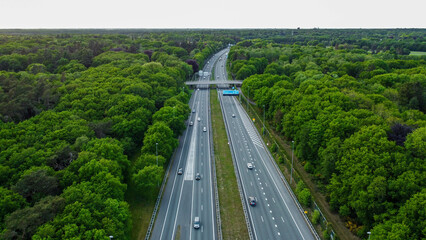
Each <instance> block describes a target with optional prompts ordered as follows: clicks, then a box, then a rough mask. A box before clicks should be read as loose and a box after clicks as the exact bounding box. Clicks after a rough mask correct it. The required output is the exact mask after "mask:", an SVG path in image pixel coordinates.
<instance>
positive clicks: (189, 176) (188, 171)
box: [183, 115, 198, 181]
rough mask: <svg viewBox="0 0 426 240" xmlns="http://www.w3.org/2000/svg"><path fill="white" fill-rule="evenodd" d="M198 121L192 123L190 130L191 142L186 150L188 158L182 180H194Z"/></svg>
mask: <svg viewBox="0 0 426 240" xmlns="http://www.w3.org/2000/svg"><path fill="white" fill-rule="evenodd" d="M197 116H198V115H197ZM197 125H198V122H195V123H194V130H193V131H192V136H191V143H190V145H189V152H188V158H187V160H186V167H185V175H184V178H183V179H184V180H189V181H191V180H194V165H195V151H196V150H197V148H196V144H197V142H196V141H197V131H198V128H197Z"/></svg>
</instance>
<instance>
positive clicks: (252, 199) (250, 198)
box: [249, 197, 256, 207]
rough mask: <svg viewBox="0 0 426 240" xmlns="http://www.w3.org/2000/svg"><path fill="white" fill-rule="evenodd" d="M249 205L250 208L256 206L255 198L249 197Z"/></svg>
mask: <svg viewBox="0 0 426 240" xmlns="http://www.w3.org/2000/svg"><path fill="white" fill-rule="evenodd" d="M249 203H250V206H253V207H254V206H256V198H255V197H249Z"/></svg>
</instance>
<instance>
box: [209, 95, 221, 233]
mask: <svg viewBox="0 0 426 240" xmlns="http://www.w3.org/2000/svg"><path fill="white" fill-rule="evenodd" d="M209 94H210V93H209ZM209 101H210V98H209ZM209 116H211V107H210V104H209ZM209 122H210V127H209V131H210V132H211V129H212V127H211V121H209ZM209 136H210V150H211V151H210V157H211V159H212V169H211V170H212V175H213V187H214V195H215V205H216V222H217V236H218V239H219V240H222V239H223V236H222V222H221V220H220V203H219V193H218V190H217V178H216V162H215V157H214V146H213V135H212V134H210V135H209Z"/></svg>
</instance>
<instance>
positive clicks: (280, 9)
mask: <svg viewBox="0 0 426 240" xmlns="http://www.w3.org/2000/svg"><path fill="white" fill-rule="evenodd" d="M425 9H426V1H425V0H256V1H255V0H216V1H207V0H181V1H178V0H139V1H136V0H119V1H117V0H116V1H112V0H71V1H70V0H68V1H64V0H0V29H2V28H297V27H301V28H314V27H319V28H426V11H425Z"/></svg>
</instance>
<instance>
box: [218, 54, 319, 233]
mask: <svg viewBox="0 0 426 240" xmlns="http://www.w3.org/2000/svg"><path fill="white" fill-rule="evenodd" d="M226 57H227V52H223V53H222V55H221V56H220V58H219V62H218V64H216V68H215V75H216V76H217V77H216V79H217V80H224V79H226V76H227V74H226ZM218 97H219V99H220V101H221V105H222V111H223V113H224V120H225V126H226V128H227V131H228V138H229V141H230V147H231V152H233V157H234V159H235V161H236V165H237V171H238V175H239V176H237V177H239V179H240V181H241V184H242V192H243V196H244V200H243V201H244V202H243V204H245V205H246V209H247V212H246V214H247V215H248V219H249V221H250V226H251V228H252V235H253V238H254V239H261V240H264V239H265V240H266V239H271V240H272V239H295V240H296V239H297V240H300V239H304V240H311V239H315V237H314V235H313V234H312V232H311V231H310V228H309V226H308V224H307V223H306V222H305V219H304V217H303V216H302V213H301V212H300V210H299V209H298V208H297V205H296V203H295V202H294V200H293V199H292V198H291V195H290V193H289V192H288V189H287V188H286V186H285V185H284V183H283V182H282V180H281V178H280V175H279V173H278V171H277V169H276V168H275V166H274V165H273V164H274V163H273V162H272V161H273V159H272V158H271V156H270V154H269V152H268V149H267V148H266V146H265V144H264V143H263V141H262V139H261V137H260V135H259V133H258V132H257V130H256V128H255V127H254V126H253V123H252V120H251V119H250V118H249V116H248V115H247V114H246V112H245V110H244V109H243V108H242V107H241V104H240V103H239V101H238V98H236V97H232V96H223V94H222V91H221V90H220V89H219V90H218ZM233 115H234V116H233ZM248 163H251V164H252V166H253V169H249V168H248V165H247V164H248ZM248 197H254V198H255V199H256V206H250V205H249V202H248Z"/></svg>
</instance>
